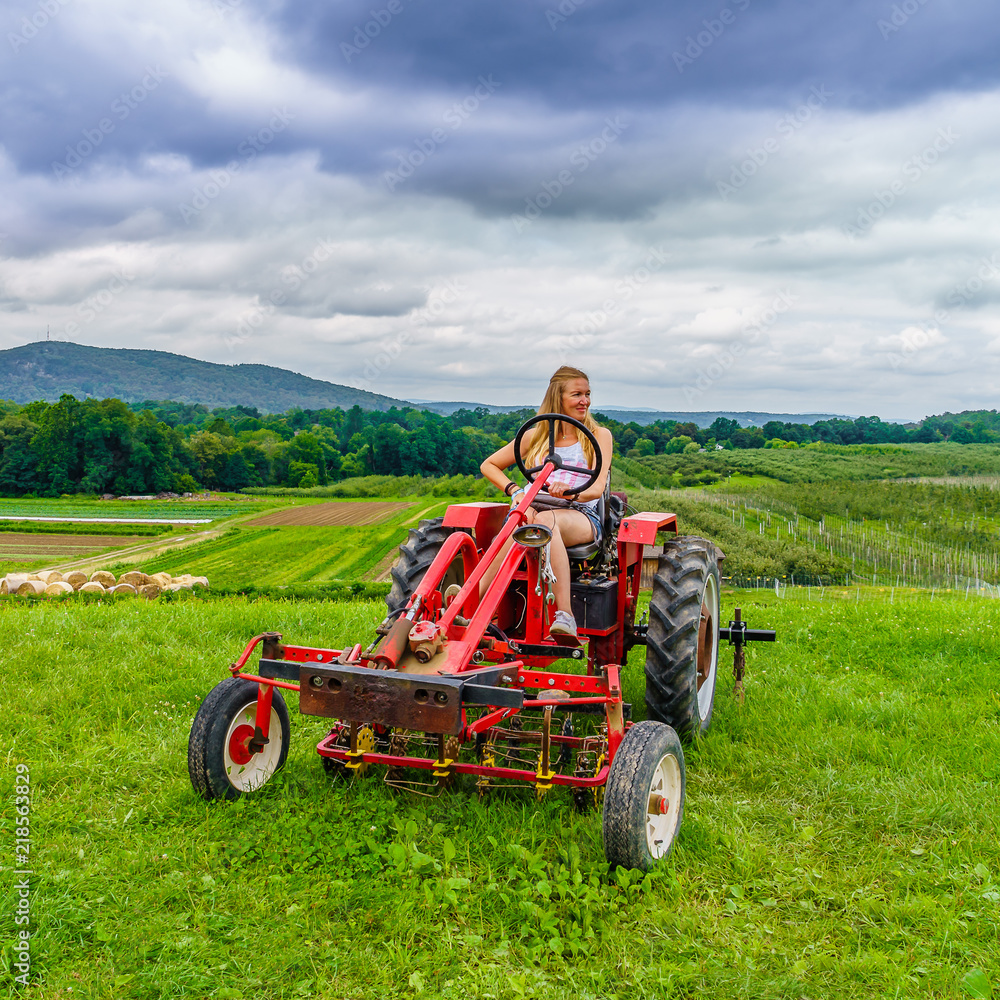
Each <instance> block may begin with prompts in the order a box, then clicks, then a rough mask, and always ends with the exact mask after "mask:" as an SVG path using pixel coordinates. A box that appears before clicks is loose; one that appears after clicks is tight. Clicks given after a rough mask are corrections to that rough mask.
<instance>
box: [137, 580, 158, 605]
mask: <svg viewBox="0 0 1000 1000" xmlns="http://www.w3.org/2000/svg"><path fill="white" fill-rule="evenodd" d="M139 596H140V597H145V598H146V599H147V600H149V601H151V600H152V599H153V598H154V597H159V596H160V588H159V587H158V586H157V585H156V584H155V583H144V584H142V586H141V587H139Z"/></svg>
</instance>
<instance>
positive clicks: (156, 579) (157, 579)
mask: <svg viewBox="0 0 1000 1000" xmlns="http://www.w3.org/2000/svg"><path fill="white" fill-rule="evenodd" d="M149 580H150V582H151V583H155V584H156V585H157V587H160V588H163V587H166V586H167V584H170V583H173V582H174V578H173V577H172V576H171V575H170V574H169V573H153V574H152V575H151V576H150V578H149Z"/></svg>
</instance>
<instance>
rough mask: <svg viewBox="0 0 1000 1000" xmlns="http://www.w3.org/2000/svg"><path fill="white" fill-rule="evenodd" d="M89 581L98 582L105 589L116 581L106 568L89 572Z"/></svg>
mask: <svg viewBox="0 0 1000 1000" xmlns="http://www.w3.org/2000/svg"><path fill="white" fill-rule="evenodd" d="M90 582H91V583H99V584H100V585H101V586H102V587H103V588H104V589H105V590H109V589H110V588H111V587H113V586H114V585H115V584H116V583H117V582H118V581H117V580H115V574H114V573H109V572H108V571H107V570H106V569H98V570H95V571H94V572H93V573H91V574H90Z"/></svg>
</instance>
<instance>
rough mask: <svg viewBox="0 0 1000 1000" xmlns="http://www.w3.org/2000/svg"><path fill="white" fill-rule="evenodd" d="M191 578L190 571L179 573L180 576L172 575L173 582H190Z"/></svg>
mask: <svg viewBox="0 0 1000 1000" xmlns="http://www.w3.org/2000/svg"><path fill="white" fill-rule="evenodd" d="M193 579H194V577H193V576H192V575H191V574H190V573H181V575H180V576H175V577H174V583H190V582H191V581H192V580H193Z"/></svg>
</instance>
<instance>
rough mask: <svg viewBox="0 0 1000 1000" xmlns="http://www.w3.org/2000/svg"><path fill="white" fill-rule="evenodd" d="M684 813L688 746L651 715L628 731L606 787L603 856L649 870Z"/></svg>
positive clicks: (662, 854)
mask: <svg viewBox="0 0 1000 1000" xmlns="http://www.w3.org/2000/svg"><path fill="white" fill-rule="evenodd" d="M683 815H684V751H683V750H682V749H681V741H680V740H679V739H678V737H677V733H676V732H674V730H673V729H671V727H670V726H665V725H664V724H663V723H662V722H653V721H652V720H651V719H647V720H645V721H644V722H637V723H636V724H635V725H634V726H632V727H630V728H629V730H628V732H626V733H625V738H624V739H623V740H622V742H621V744H620V745H619V747H618V751H617V752H616V753H615V759H614V760H613V761H612V763H611V771H610V773H609V774H608V783H607V786H606V788H605V792H604V824H603V825H604V855H605V857H606V858H607V859H608V861H609V862H610V863H611V865H612V867H614V866H616V865H621V866H622V868H638V869H639V870H640V871H649V869H650V868H652V867H653V866H654V865H655V864H656V863H657V862H658V861H662V860H663V859H664V858H665V857H666V856H667V855H668V854H669V853H670V848H671V847H673V844H674V839H675V838H676V836H677V833H678V831H679V830H680V828H681V818H682V817H683Z"/></svg>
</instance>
